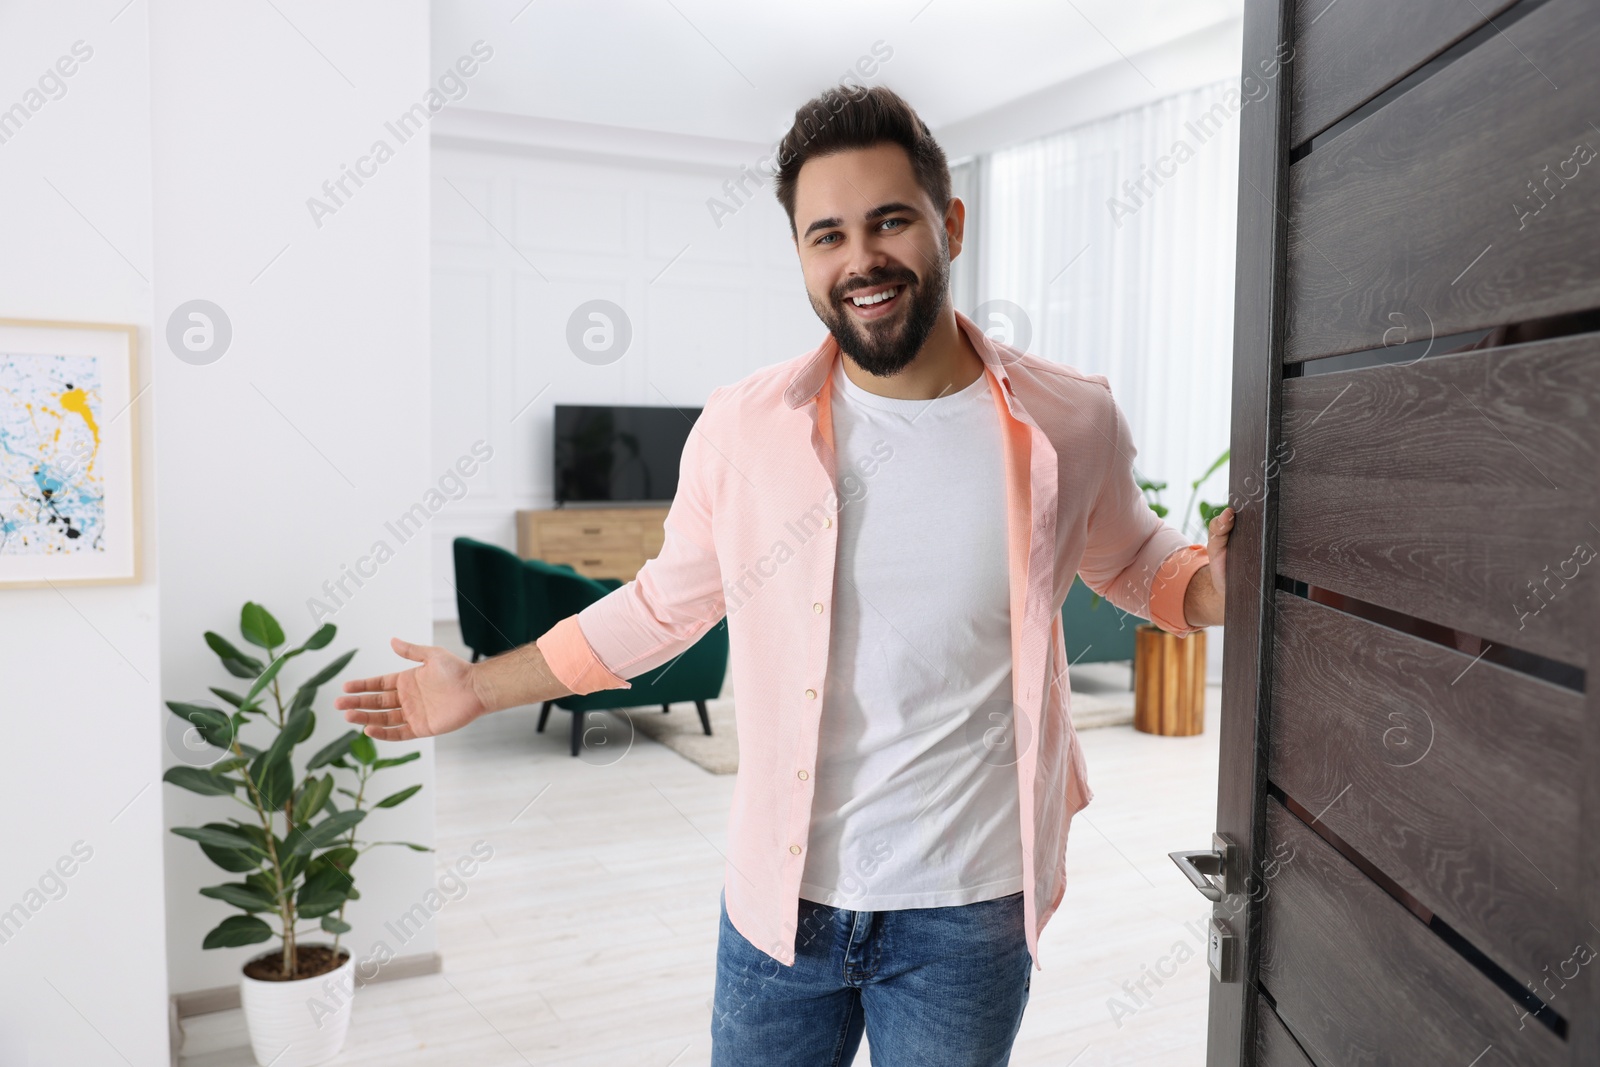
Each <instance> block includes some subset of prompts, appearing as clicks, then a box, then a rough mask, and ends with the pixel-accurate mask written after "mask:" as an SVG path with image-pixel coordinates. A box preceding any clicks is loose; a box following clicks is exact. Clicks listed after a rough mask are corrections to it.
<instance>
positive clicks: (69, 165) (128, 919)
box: [0, 4, 167, 1067]
mask: <svg viewBox="0 0 1600 1067" xmlns="http://www.w3.org/2000/svg"><path fill="white" fill-rule="evenodd" d="M118 6H120V5H106V4H96V5H93V6H92V7H91V6H90V5H75V4H74V5H66V4H51V5H44V4H7V5H4V6H3V7H0V71H4V72H5V77H4V78H3V79H0V108H9V107H10V106H11V105H13V104H15V103H17V102H19V101H20V100H22V99H23V96H24V94H25V93H26V92H27V90H28V89H30V88H36V87H37V82H38V78H39V76H40V75H41V74H43V73H44V72H45V71H46V70H47V69H49V68H51V67H52V66H53V65H54V64H55V62H56V60H57V59H58V58H59V57H61V56H63V55H67V54H68V53H69V51H70V50H71V47H72V45H73V43H74V42H76V41H80V40H81V41H83V42H84V45H85V46H86V47H87V48H91V49H93V53H92V55H91V57H90V58H89V59H88V60H87V61H85V62H83V63H82V64H81V65H80V66H79V67H78V68H77V69H76V71H75V73H74V74H73V75H72V76H71V77H70V78H67V79H64V84H65V93H64V95H61V96H60V97H59V98H58V99H47V100H44V101H43V102H42V106H40V107H39V108H38V110H37V111H35V112H33V113H32V114H31V115H30V116H29V117H28V118H27V120H26V121H25V122H24V124H23V126H22V128H21V129H20V130H19V131H17V132H16V133H15V134H14V135H12V136H11V137H10V138H9V139H8V140H6V141H5V143H3V144H0V202H3V203H4V204H5V205H6V211H5V241H4V255H3V256H0V316H7V317H11V318H40V319H65V320H78V321H93V322H114V323H132V324H134V325H136V326H137V327H138V328H139V364H138V369H139V381H140V384H141V385H143V384H145V383H148V382H149V380H150V375H151V363H152V359H153V353H152V339H151V331H150V325H151V315H150V286H149V284H148V282H147V279H148V278H150V276H151V255H150V251H151V234H150V208H149V205H150V177H149V164H150V122H149V111H150V94H149V61H148V56H147V52H146V19H145V6H144V5H143V4H135V5H134V6H133V7H131V8H129V9H128V10H127V11H124V12H122V13H121V15H120V16H119V17H117V18H116V19H115V20H114V21H113V20H112V15H113V14H115V12H116V9H117V7H118ZM42 95H43V94H41V96H42ZM47 183H48V184H47ZM52 186H53V187H54V188H52ZM97 231H98V232H97ZM141 275H142V276H141ZM132 414H133V415H135V416H137V418H138V420H139V423H140V430H141V432H140V434H139V448H140V464H139V477H140V480H141V490H142V493H141V505H142V510H143V512H144V514H145V515H146V516H147V517H148V516H149V515H150V514H151V505H152V503H153V501H154V498H155V489H156V486H155V467H156V463H155V456H154V450H153V448H152V442H153V426H152V419H151V414H152V406H151V403H150V397H149V394H146V395H145V398H144V399H143V400H141V401H140V402H139V403H138V404H137V405H136V409H135V410H134V411H133V412H132ZM124 417H128V416H124ZM145 533H146V535H147V536H146V538H145V541H144V544H143V558H142V564H143V566H142V579H141V581H140V582H139V583H138V584H136V585H105V586H62V587H60V588H58V589H50V588H45V589H0V721H3V722H4V723H5V731H6V734H5V742H4V744H0V810H4V811H5V812H6V815H5V832H4V835H3V848H0V911H7V912H12V913H13V915H15V916H16V919H21V920H22V925H21V928H20V930H19V929H16V928H15V927H8V928H7V932H6V933H5V934H4V935H3V936H4V941H3V943H0V1063H4V1064H7V1065H10V1064H25V1063H31V1064H66V1063H70V1064H74V1065H79V1064H81V1065H84V1067H97V1065H100V1064H108V1065H109V1064H117V1065H126V1064H129V1063H132V1064H135V1065H137V1067H157V1065H162V1067H164V1065H165V1064H166V1063H167V1020H166V999H167V997H166V992H167V971H166V953H165V940H164V929H163V928H164V925H165V914H164V903H163V899H162V839H163V838H164V837H165V836H166V833H165V830H164V828H163V823H162V801H163V797H162V789H163V788H164V787H163V786H162V785H161V784H160V782H159V778H160V776H161V771H162V767H163V762H164V759H165V756H166V754H165V751H164V749H163V747H162V742H161V734H160V732H159V730H158V726H159V720H158V718H157V716H158V713H159V714H165V713H164V712H158V709H159V703H158V697H159V695H160V692H161V688H162V685H163V678H162V673H161V661H160V656H159V653H158V641H159V630H158V625H159V615H158V611H159V606H160V605H159V602H158V596H157V591H158V584H157V583H158V579H159V578H160V567H159V560H158V556H157V553H156V551H155V549H154V545H153V539H152V538H151V537H149V536H148V535H149V534H150V533H151V528H150V525H149V524H148V523H147V525H146V527H145ZM80 841H81V842H82V843H83V845H82V848H81V850H80V855H81V854H83V851H84V850H86V851H87V854H88V856H89V858H88V859H87V860H86V861H84V862H81V863H76V862H73V861H72V860H71V851H72V847H73V845H74V844H75V843H77V842H80ZM63 857H68V860H69V862H68V863H67V864H66V866H65V867H63V868H60V869H57V870H56V873H58V874H59V870H61V869H70V870H71V871H72V874H71V875H70V876H69V877H66V878H64V879H61V881H60V882H55V881H52V880H51V879H50V876H51V874H52V870H53V869H54V868H55V865H56V864H57V862H58V861H59V860H61V859H62V858H63ZM41 883H43V885H41ZM19 904H20V905H22V906H23V908H24V909H25V913H24V914H26V918H25V919H22V915H18V914H17V913H15V912H14V911H13V909H14V906H16V905H19ZM14 921H15V920H14Z"/></svg>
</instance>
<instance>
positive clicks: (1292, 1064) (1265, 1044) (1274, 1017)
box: [1255, 1004, 1316, 1067]
mask: <svg viewBox="0 0 1600 1067" xmlns="http://www.w3.org/2000/svg"><path fill="white" fill-rule="evenodd" d="M1256 1020H1257V1023H1258V1024H1259V1028H1258V1029H1257V1030H1256V1059H1255V1067H1316V1065H1315V1064H1313V1063H1312V1062H1311V1061H1310V1060H1308V1059H1306V1054H1305V1053H1304V1052H1302V1051H1301V1050H1300V1046H1299V1045H1297V1044H1296V1043H1295V1040H1294V1037H1293V1036H1292V1035H1291V1034H1290V1033H1289V1028H1288V1027H1286V1026H1284V1025H1283V1020H1282V1019H1280V1018H1278V1013H1277V1012H1275V1011H1273V1010H1272V1008H1270V1007H1268V1006H1267V1005H1265V1004H1263V1005H1261V1010H1260V1014H1259V1015H1257V1016H1256Z"/></svg>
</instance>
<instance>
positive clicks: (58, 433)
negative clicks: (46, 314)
mask: <svg viewBox="0 0 1600 1067" xmlns="http://www.w3.org/2000/svg"><path fill="white" fill-rule="evenodd" d="M138 356H139V332H138V327H137V326H133V325H127V324H122V323H101V322H67V321H53V320H47V319H13V318H0V589H14V588H30V587H42V586H52V587H53V586H59V585H112V584H129V583H135V582H138V581H139V575H140V547H141V542H142V538H141V536H140V535H141V530H140V508H139V496H140V485H139V421H138V405H137V400H138V398H139V393H138Z"/></svg>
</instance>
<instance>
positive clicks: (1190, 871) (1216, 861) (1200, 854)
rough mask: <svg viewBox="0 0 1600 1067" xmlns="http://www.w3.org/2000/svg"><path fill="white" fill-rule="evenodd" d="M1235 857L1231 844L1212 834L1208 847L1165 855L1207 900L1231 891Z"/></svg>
mask: <svg viewBox="0 0 1600 1067" xmlns="http://www.w3.org/2000/svg"><path fill="white" fill-rule="evenodd" d="M1235 854H1236V849H1235V848H1234V844H1233V842H1232V841H1229V840H1228V839H1227V838H1226V837H1223V836H1222V835H1221V834H1213V835H1212V836H1211V847H1210V848H1205V849H1196V850H1194V851H1191V852H1169V853H1167V856H1168V857H1169V858H1170V859H1171V860H1172V862H1173V863H1176V864H1177V865H1178V870H1180V871H1182V872H1183V875H1184V877H1185V878H1187V879H1189V881H1190V883H1191V884H1193V886H1194V887H1195V888H1196V889H1198V890H1200V894H1201V895H1202V896H1204V897H1205V898H1206V899H1207V900H1221V899H1222V898H1223V897H1224V896H1225V895H1227V894H1229V893H1232V892H1233V891H1234V885H1233V883H1234V873H1233V872H1234V856H1235Z"/></svg>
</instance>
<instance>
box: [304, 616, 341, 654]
mask: <svg viewBox="0 0 1600 1067" xmlns="http://www.w3.org/2000/svg"><path fill="white" fill-rule="evenodd" d="M338 632H339V628H338V627H337V626H335V625H334V624H333V623H331V622H325V623H323V624H322V625H321V626H320V627H319V628H318V629H317V632H316V633H314V634H312V635H311V636H310V637H308V638H306V643H305V644H303V645H301V646H300V647H299V648H298V649H296V651H298V652H315V651H316V650H317V649H319V648H327V647H328V645H329V644H330V643H331V642H332V641H333V635H334V634H336V633H338Z"/></svg>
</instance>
